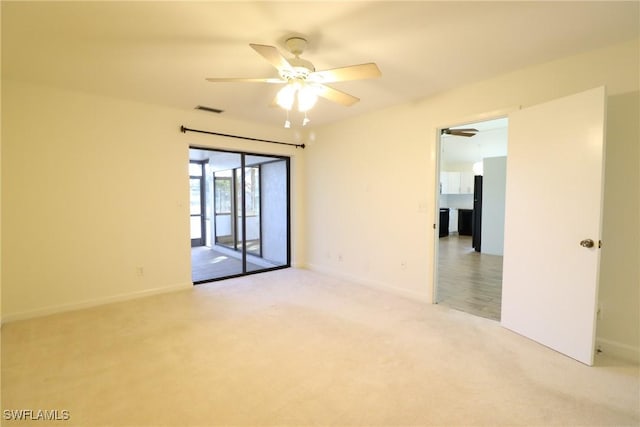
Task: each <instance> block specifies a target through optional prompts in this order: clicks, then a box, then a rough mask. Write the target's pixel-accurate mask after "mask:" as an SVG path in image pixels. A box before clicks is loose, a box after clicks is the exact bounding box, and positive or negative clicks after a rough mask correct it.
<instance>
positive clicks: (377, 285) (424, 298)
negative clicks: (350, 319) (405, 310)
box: [305, 264, 432, 304]
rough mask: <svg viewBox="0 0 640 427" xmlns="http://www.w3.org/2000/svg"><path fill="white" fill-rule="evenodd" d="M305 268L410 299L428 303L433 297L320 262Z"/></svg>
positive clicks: (307, 265)
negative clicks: (338, 269)
mask: <svg viewBox="0 0 640 427" xmlns="http://www.w3.org/2000/svg"><path fill="white" fill-rule="evenodd" d="M305 268H306V269H308V270H311V271H315V272H317V273H322V274H326V275H328V276H332V277H336V278H338V279H342V280H346V281H348V282H352V283H355V284H358V285H363V286H367V287H369V288H374V289H378V290H382V291H385V292H389V293H392V294H395V295H398V296H401V297H404V298H408V299H412V300H415V301H420V302H424V303H428V304H431V303H432V301H431V298H430V297H429V296H428V295H425V294H421V293H419V292H415V291H410V290H407V289H401V288H397V287H395V286H391V285H389V284H387V283H383V282H378V281H375V280H369V279H363V278H362V277H358V276H353V275H350V274H345V273H343V272H341V271H337V270H333V269H330V268H328V267H325V266H321V265H318V264H306V265H305Z"/></svg>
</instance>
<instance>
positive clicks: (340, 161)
mask: <svg viewBox="0 0 640 427" xmlns="http://www.w3.org/2000/svg"><path fill="white" fill-rule="evenodd" d="M638 47H639V46H638V40H634V41H632V42H628V43H623V44H620V45H616V46H612V47H609V48H604V49H600V50H596V51H593V52H587V53H584V54H580V55H577V56H573V57H569V58H565V59H562V60H559V61H554V62H550V63H546V64H541V65H538V66H534V67H529V68H526V69H523V70H520V71H516V72H513V73H509V74H506V75H502V76H498V77H495V78H493V79H490V80H486V81H483V82H479V83H476V84H472V85H468V86H465V87H460V88H457V89H455V90H452V91H449V92H446V93H442V94H440V95H437V96H434V97H431V98H428V99H424V100H422V101H416V102H413V103H411V104H404V105H399V106H396V107H393V108H388V109H385V110H382V111H377V112H374V113H371V114H366V115H362V116H359V117H356V118H353V119H350V120H346V121H343V122H340V123H336V124H332V125H328V126H324V127H321V128H319V129H317V130H316V140H315V142H314V143H313V144H310V146H309V148H308V153H307V154H308V156H307V177H308V178H307V181H306V182H307V194H308V195H309V200H308V209H307V212H308V215H307V219H308V228H307V230H308V232H307V241H308V253H307V256H308V262H309V267H311V268H313V269H315V270H318V271H324V272H328V273H332V274H335V275H339V276H342V277H347V278H350V279H352V280H357V281H358V282H361V283H365V284H369V285H373V286H379V287H384V288H387V289H390V290H392V291H394V292H397V293H400V294H403V295H407V296H412V297H415V298H419V299H422V300H425V301H432V295H433V277H434V268H433V260H434V251H435V242H436V238H435V236H436V234H434V231H435V230H434V229H433V224H434V223H435V222H436V221H435V214H436V197H437V193H436V188H437V183H438V180H437V179H436V173H437V167H436V165H437V158H436V154H437V144H436V141H437V138H438V134H437V129H438V128H441V127H447V126H451V125H455V124H459V123H470V122H474V121H481V120H484V119H489V118H494V117H497V116H501V115H504V114H505V113H508V112H509V111H513V110H514V109H516V108H518V107H519V106H530V105H535V104H538V103H541V102H544V101H548V100H551V99H555V98H559V97H561V96H565V95H570V94H573V93H577V92H580V91H583V90H586V89H590V88H593V87H597V86H600V85H603V84H604V85H606V86H607V89H608V93H609V95H610V99H614V98H615V97H616V96H619V95H623V94H628V93H630V92H635V93H636V94H637V91H638V75H639V74H640V70H639V69H638V63H639V62H640V61H639V49H638ZM383 72H384V70H383ZM636 96H637V95H636ZM622 110H624V111H622ZM608 113H609V122H608V125H609V127H610V126H617V127H618V132H620V133H621V134H623V135H629V134H630V133H631V136H632V137H631V138H624V141H622V140H621V141H619V142H618V144H619V145H622V146H623V147H626V146H627V145H629V146H634V145H635V146H636V147H637V144H638V139H637V137H636V138H635V139H634V138H633V132H635V131H633V129H632V128H634V126H637V115H636V116H635V120H627V121H624V120H618V119H617V118H616V117H615V116H620V115H625V117H626V115H627V111H626V110H625V108H623V107H620V109H619V110H615V109H613V110H610V111H609V112H608ZM630 129H631V130H630ZM620 149H622V148H620ZM629 150H637V148H633V149H632V148H629ZM634 152H635V153H637V151H634ZM631 158H632V159H633V160H628V159H625V160H624V161H623V160H622V159H620V158H613V159H612V158H609V159H608V160H607V169H608V170H609V169H616V170H617V171H616V173H617V174H620V175H624V176H636V175H635V174H636V173H637V172H634V171H635V170H637V169H638V159H639V157H638V155H637V154H636V155H635V156H633V157H631ZM625 189H626V190H625V194H626V197H627V198H628V201H627V203H628V204H631V205H632V206H637V200H638V194H639V191H638V180H637V179H630V180H629V181H628V182H627V184H626V186H625ZM606 191H609V192H614V193H618V192H619V191H621V189H620V188H613V187H611V185H610V184H609V183H607V184H606ZM606 200H608V199H606ZM634 218H635V220H634V221H631V220H630V218H629V215H628V214H627V213H622V212H619V211H618V210H609V211H607V212H605V223H608V224H611V223H616V222H620V225H619V226H618V225H616V226H615V230H614V229H613V228H612V227H611V225H610V226H609V233H610V234H612V233H615V234H616V235H617V236H616V238H617V240H618V243H619V245H620V248H619V251H620V252H624V251H628V252H629V253H637V246H638V239H637V238H634V239H630V238H629V236H637V235H638V233H637V231H634V230H637V229H638V225H637V222H638V221H637V218H638V215H637V210H636V211H635V217H634ZM605 228H606V225H605ZM623 228H624V229H626V230H627V231H626V232H624V234H623V232H622V229H623ZM629 230H632V231H631V232H630V231H629ZM605 251H606V247H605V248H603V255H604V252H605ZM635 259H636V260H637V259H638V257H636V258H635ZM607 262H609V263H611V264H612V266H611V267H607V268H604V265H603V274H602V279H601V288H602V289H603V294H604V295H610V298H611V300H610V302H609V304H610V305H611V306H612V307H616V308H611V309H610V311H613V310H616V309H617V307H620V308H621V309H622V310H624V312H625V314H620V315H619V316H617V317H615V318H612V317H606V316H605V318H604V319H603V320H602V321H601V323H602V324H604V323H607V322H610V323H609V325H608V326H606V327H605V326H604V325H603V326H602V328H599V333H601V334H605V335H601V337H602V338H605V339H611V340H612V341H615V342H617V343H622V344H624V345H628V346H630V347H631V348H635V349H637V348H638V339H637V336H638V323H640V322H638V312H639V311H640V310H639V308H640V302H639V301H638V298H637V291H633V292H636V294H635V296H634V295H630V294H629V292H631V293H633V292H632V291H631V290H630V288H631V287H632V286H635V287H636V288H637V286H638V284H637V283H638V282H637V263H636V262H633V263H627V264H623V263H621V262H619V261H618V260H616V259H612V258H607V259H603V264H604V263H607ZM612 270H615V271H616V276H615V277H613V276H612V273H611V271H612ZM607 287H611V288H616V289H618V290H619V291H620V292H619V293H618V292H617V291H616V292H609V291H608V290H605V289H606V288H607ZM627 297H628V298H627ZM613 330H616V331H618V332H617V334H616V335H615V336H613V335H611V333H610V331H613ZM605 350H606V349H605Z"/></svg>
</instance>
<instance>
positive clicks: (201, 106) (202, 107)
mask: <svg viewBox="0 0 640 427" xmlns="http://www.w3.org/2000/svg"><path fill="white" fill-rule="evenodd" d="M196 110H202V111H208V112H210V113H216V114H220V113H222V112H223V111H224V110H218V109H217V108H211V107H205V106H203V105H198V106H197V107H196Z"/></svg>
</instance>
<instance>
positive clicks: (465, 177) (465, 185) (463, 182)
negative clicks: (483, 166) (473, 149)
mask: <svg viewBox="0 0 640 427" xmlns="http://www.w3.org/2000/svg"><path fill="white" fill-rule="evenodd" d="M473 182H474V175H473V172H460V194H473Z"/></svg>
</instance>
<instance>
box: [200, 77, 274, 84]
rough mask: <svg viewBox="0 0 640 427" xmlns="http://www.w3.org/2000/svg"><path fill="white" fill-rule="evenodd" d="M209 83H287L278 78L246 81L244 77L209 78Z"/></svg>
mask: <svg viewBox="0 0 640 427" xmlns="http://www.w3.org/2000/svg"><path fill="white" fill-rule="evenodd" d="M206 80H207V81H209V82H214V83H216V82H233V83H238V82H249V83H286V82H287V81H286V80H282V79H276V78H264V79H262V78H256V79H245V78H242V77H238V78H233V77H231V78H226V77H220V78H218V77H209V78H207V79H206Z"/></svg>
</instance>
